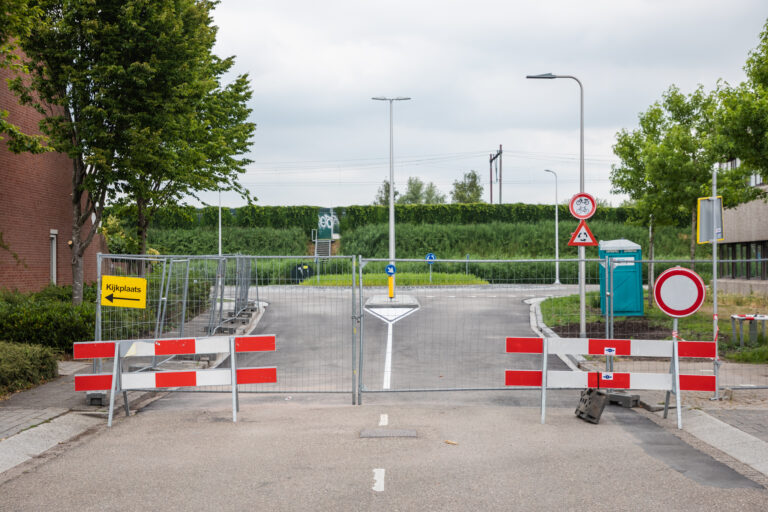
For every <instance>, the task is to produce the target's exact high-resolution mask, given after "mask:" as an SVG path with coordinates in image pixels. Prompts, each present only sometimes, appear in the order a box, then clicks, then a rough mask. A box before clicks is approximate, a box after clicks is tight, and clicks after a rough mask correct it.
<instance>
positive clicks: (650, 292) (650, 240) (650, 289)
mask: <svg viewBox="0 0 768 512" xmlns="http://www.w3.org/2000/svg"><path fill="white" fill-rule="evenodd" d="M653 234H654V233H653V215H651V220H650V222H649V223H648V260H649V261H650V263H649V264H648V309H653V287H654V284H655V282H656V274H654V268H653V265H654V264H653V242H654V237H653Z"/></svg>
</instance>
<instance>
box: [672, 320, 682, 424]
mask: <svg viewBox="0 0 768 512" xmlns="http://www.w3.org/2000/svg"><path fill="white" fill-rule="evenodd" d="M677 324H678V321H677V317H675V318H674V320H673V321H672V351H673V354H672V363H673V364H674V365H675V374H674V376H673V379H674V381H673V382H672V385H673V386H674V388H675V406H676V407H677V429H678V430H680V429H682V428H683V411H682V403H681V400H680V360H679V358H678V350H677V349H678V335H677Z"/></svg>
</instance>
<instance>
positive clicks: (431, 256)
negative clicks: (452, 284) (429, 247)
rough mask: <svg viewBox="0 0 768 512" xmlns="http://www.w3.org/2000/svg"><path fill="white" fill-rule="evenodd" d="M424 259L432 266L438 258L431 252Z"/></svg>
mask: <svg viewBox="0 0 768 512" xmlns="http://www.w3.org/2000/svg"><path fill="white" fill-rule="evenodd" d="M424 259H425V260H427V263H429V264H430V265H431V264H433V263H434V262H435V260H436V259H437V257H436V256H435V254H434V253H431V252H430V253H429V254H427V256H426V257H425V258H424Z"/></svg>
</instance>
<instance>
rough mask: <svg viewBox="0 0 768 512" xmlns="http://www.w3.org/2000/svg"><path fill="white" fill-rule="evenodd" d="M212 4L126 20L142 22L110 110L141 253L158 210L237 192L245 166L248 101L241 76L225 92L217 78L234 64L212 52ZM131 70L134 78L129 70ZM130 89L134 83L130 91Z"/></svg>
mask: <svg viewBox="0 0 768 512" xmlns="http://www.w3.org/2000/svg"><path fill="white" fill-rule="evenodd" d="M213 5H214V4H213V3H212V2H201V1H195V0H185V1H177V2H169V1H163V2H144V1H142V2H140V3H137V4H135V5H134V6H133V8H134V9H135V12H134V13H132V14H131V19H132V20H134V19H135V20H136V21H138V22H139V23H141V39H139V40H136V41H135V44H134V45H132V46H131V47H130V49H127V50H126V51H123V52H122V53H121V54H120V61H119V62H118V63H116V64H117V65H119V66H120V68H121V69H123V70H126V71H127V73H126V75H125V80H126V82H127V83H126V84H125V85H126V86H128V87H133V91H134V93H135V94H130V95H122V96H121V97H120V98H119V101H120V104H119V105H116V106H117V107H118V108H119V109H120V110H121V111H122V113H123V114H122V115H123V118H124V119H125V127H124V132H125V137H126V139H127V143H128V144H129V146H130V147H137V148H138V147H143V148H147V150H145V151H141V152H131V153H129V154H130V158H127V159H126V161H125V164H126V168H127V170H129V171H130V172H128V173H127V184H126V187H125V192H126V193H127V194H128V197H129V198H130V199H132V200H133V201H135V204H136V219H137V226H136V227H137V238H138V240H139V252H140V253H141V254H143V253H144V252H145V250H146V240H147V228H148V227H149V224H150V221H151V218H152V217H153V215H154V214H155V212H156V211H157V210H158V208H161V207H164V206H167V205H173V204H178V203H179V202H180V201H182V200H183V198H184V197H185V196H188V195H191V196H195V193H196V192H198V191H204V190H236V191H238V192H240V193H241V195H242V196H244V197H246V198H247V199H250V198H249V195H248V192H247V191H246V190H245V189H243V188H242V187H241V186H240V185H239V183H238V182H237V175H238V173H242V172H244V171H245V165H247V164H248V163H249V162H250V160H248V159H247V158H243V157H242V156H241V155H243V154H244V153H246V152H247V151H248V149H249V147H250V138H251V136H252V134H253V131H254V129H255V125H254V124H253V123H249V122H247V118H248V116H249V114H250V113H251V110H250V109H249V108H248V107H247V105H246V103H247V101H248V99H249V98H250V97H251V90H250V86H249V83H248V77H247V75H241V76H239V77H237V78H236V79H235V80H234V81H233V82H232V83H231V84H229V85H227V86H222V85H221V78H222V76H223V75H224V74H225V73H227V72H228V71H229V70H230V69H231V67H232V65H233V64H234V58H232V57H229V58H226V59H220V58H218V57H216V56H215V55H214V54H213V53H212V50H213V45H214V44H215V42H216V31H217V29H216V27H215V26H213V25H212V19H211V9H212V7H213ZM131 71H133V72H131ZM136 85H139V87H138V88H137V87H136Z"/></svg>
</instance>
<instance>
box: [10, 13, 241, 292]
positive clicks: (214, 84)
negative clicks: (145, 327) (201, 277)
mask: <svg viewBox="0 0 768 512" xmlns="http://www.w3.org/2000/svg"><path fill="white" fill-rule="evenodd" d="M215 3H216V2H213V1H207V0H157V1H153V0H66V1H63V0H38V1H37V2H35V5H36V6H38V7H39V8H40V9H41V11H42V13H43V14H42V19H41V21H40V22H39V23H36V24H35V25H34V26H33V27H32V28H31V30H30V32H29V34H26V35H23V36H21V37H20V38H19V44H20V47H21V48H22V49H23V51H24V53H25V55H26V57H27V58H26V61H25V65H26V67H27V69H28V70H29V75H28V76H27V77H24V78H23V79H22V78H21V77H19V78H17V79H15V80H14V81H13V82H12V89H13V90H14V91H15V92H16V93H17V94H18V95H19V98H20V100H21V102H22V103H24V104H28V105H32V106H34V107H35V108H37V110H38V111H39V112H40V113H41V114H43V115H44V116H45V119H44V120H43V121H42V123H41V131H42V132H43V133H44V134H45V135H47V136H48V138H49V145H50V146H51V147H52V148H53V149H54V150H56V151H59V152H62V153H66V154H67V155H68V156H69V157H70V158H71V159H72V161H73V172H72V203H71V205H72V219H73V220H72V245H71V250H72V274H73V294H72V295H73V302H75V303H80V302H81V301H82V287H83V255H84V253H85V250H86V248H87V247H88V246H89V245H90V243H91V242H92V240H93V237H94V236H95V235H96V232H97V228H98V224H99V222H100V220H101V215H102V212H103V209H104V205H105V204H106V202H107V201H108V200H109V198H110V197H113V196H115V195H117V194H118V193H122V194H126V195H128V196H132V197H134V198H137V200H138V198H143V200H145V201H146V203H147V204H150V203H151V202H152V201H162V200H169V201H170V200H173V199H174V198H178V197H179V195H178V194H182V193H184V191H189V190H194V189H195V188H196V187H201V188H206V187H207V188H216V187H218V186H221V183H220V182H217V179H216V176H220V174H219V175H216V174H214V175H213V177H212V176H210V175H208V176H206V175H205V173H204V172H203V173H201V174H202V175H203V177H202V178H200V181H195V180H198V177H197V176H196V175H195V174H194V173H193V172H191V171H190V169H193V168H195V167H196V166H198V165H199V164H200V162H201V161H203V160H205V164H206V165H208V166H210V167H217V166H221V165H229V166H230V168H231V167H235V168H237V166H238V163H237V162H232V161H230V160H229V159H228V156H227V155H230V156H231V155H233V154H235V155H237V154H239V153H238V151H240V149H239V148H241V147H242V146H240V145H238V144H239V139H238V144H235V146H236V148H238V149H236V150H235V151H234V153H233V152H232V150H231V148H230V147H229V146H227V145H226V144H222V141H223V140H225V137H224V135H223V134H222V133H220V131H219V129H218V128H219V126H214V123H220V122H222V121H224V126H225V131H228V130H229V122H230V121H233V122H232V124H236V122H235V121H236V120H237V119H239V117H238V116H240V115H241V114H240V113H239V112H237V113H235V115H232V114H231V111H229V110H227V108H226V105H227V103H228V102H231V101H232V100H233V98H232V97H230V98H226V96H227V95H229V96H235V97H237V96H239V98H240V99H243V98H247V90H246V89H245V88H244V85H245V84H244V78H242V77H241V78H240V79H238V80H236V82H235V84H234V85H233V86H232V88H231V89H230V88H223V89H222V88H220V85H219V78H220V77H221V74H222V73H224V72H225V71H226V70H227V69H229V66H230V65H231V61H228V60H224V61H221V60H219V59H217V58H215V57H214V56H212V55H211V54H210V48H211V47H212V45H213V40H215V28H213V27H212V26H211V19H210V12H211V9H212V8H213V6H214V5H215ZM161 31H165V32H163V33H161ZM184 38H187V41H186V43H185V44H182V40H183V39H184ZM171 59H173V60H175V62H174V63H170V62H169V60H171ZM228 63H229V64H228ZM217 91H219V92H221V93H222V94H223V95H224V96H225V97H224V98H221V97H218V98H214V97H215V96H216V94H215V93H216V92H217ZM164 100H165V101H166V102H167V103H163V101H164ZM237 101H239V100H237ZM251 129H252V128H251ZM235 131H237V135H236V136H237V137H245V134H246V133H249V132H248V130H247V128H246V129H245V130H244V131H238V130H235ZM210 162H212V163H210ZM242 162H243V161H242V160H240V161H239V163H240V164H241V165H242ZM238 170H239V169H238ZM170 182H183V183H185V185H182V186H181V187H179V188H177V189H176V195H174V194H166V195H165V196H163V197H164V198H165V199H162V198H159V197H158V196H155V195H153V194H155V193H159V191H160V190H161V189H163V191H165V190H167V188H166V187H165V184H167V183H170ZM158 183H159V184H160V185H158ZM185 186H188V188H185ZM198 189H199V188H198ZM92 216H93V218H94V221H93V222H92V223H91V224H90V225H88V220H89V219H90V218H91V217H92Z"/></svg>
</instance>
